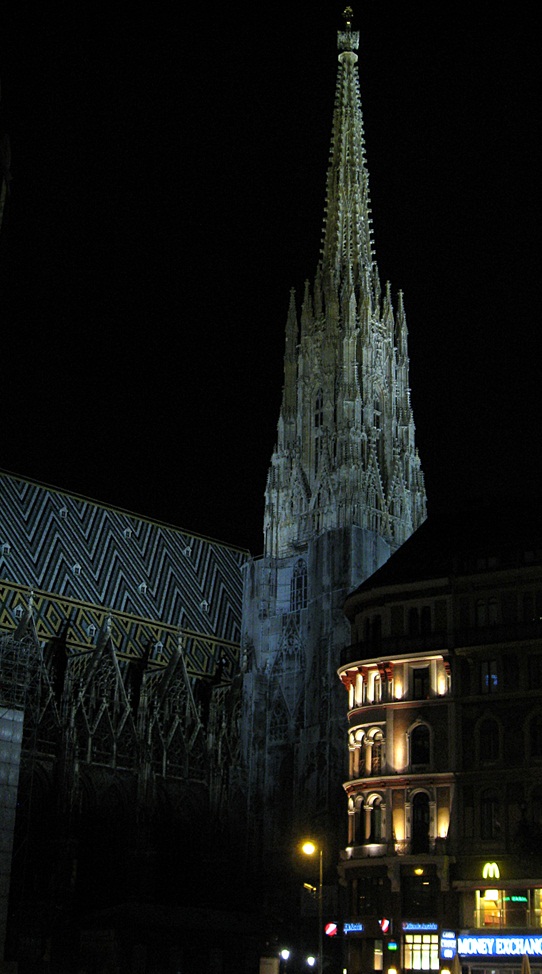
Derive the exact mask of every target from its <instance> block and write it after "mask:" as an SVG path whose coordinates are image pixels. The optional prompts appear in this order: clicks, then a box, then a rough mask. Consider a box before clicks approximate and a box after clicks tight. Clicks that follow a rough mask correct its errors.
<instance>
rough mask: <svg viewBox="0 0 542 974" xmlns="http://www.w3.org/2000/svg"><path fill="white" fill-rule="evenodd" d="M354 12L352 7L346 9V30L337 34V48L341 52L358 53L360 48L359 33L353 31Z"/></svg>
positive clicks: (344, 13) (344, 18) (344, 16)
mask: <svg viewBox="0 0 542 974" xmlns="http://www.w3.org/2000/svg"><path fill="white" fill-rule="evenodd" d="M353 18H354V11H353V10H352V7H345V8H344V10H343V20H344V26H345V30H340V31H338V33H337V46H338V48H339V51H357V49H358V47H359V31H357V30H352V20H353Z"/></svg>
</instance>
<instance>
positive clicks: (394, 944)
mask: <svg viewBox="0 0 542 974" xmlns="http://www.w3.org/2000/svg"><path fill="white" fill-rule="evenodd" d="M388 950H397V941H396V940H389V941H388Z"/></svg>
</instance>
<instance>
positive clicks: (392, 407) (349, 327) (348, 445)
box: [264, 7, 426, 557]
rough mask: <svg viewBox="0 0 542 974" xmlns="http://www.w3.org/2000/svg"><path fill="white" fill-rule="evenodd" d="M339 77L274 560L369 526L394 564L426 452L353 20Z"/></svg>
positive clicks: (284, 446) (287, 412)
mask: <svg viewBox="0 0 542 974" xmlns="http://www.w3.org/2000/svg"><path fill="white" fill-rule="evenodd" d="M344 17H345V29H344V30H340V31H339V32H338V37H337V40H338V49H339V56H338V61H339V64H338V72H337V85H336V94H335V107H334V112H333V122H332V132H331V149H330V155H329V166H328V172H327V186H326V204H325V218H324V229H323V239H322V250H321V255H320V260H319V262H318V266H317V270H316V275H315V279H314V284H313V287H312V289H311V287H310V285H309V283H308V282H307V283H306V284H305V291H304V297H303V303H302V308H301V334H300V339H299V344H297V341H298V339H297V334H298V326H297V315H296V308H295V301H294V297H293V296H292V295H291V297H290V307H289V312H288V321H287V325H286V352H285V359H284V388H283V401H282V407H281V413H280V419H279V423H278V438H277V446H276V449H275V451H274V453H273V456H272V460H271V466H270V470H269V476H268V481H267V489H266V507H265V523H264V536H265V553H266V554H267V555H271V556H273V557H283V556H287V555H288V554H292V553H293V552H294V551H295V550H297V547H298V546H299V544H302V543H306V542H307V541H308V540H309V538H311V537H313V536H315V535H318V534H321V533H322V532H323V531H330V530H336V529H340V528H344V527H351V526H354V525H357V526H359V527H361V528H364V529H367V530H370V531H373V532H376V533H377V534H378V535H379V536H380V537H381V538H382V539H384V540H385V543H386V544H387V545H388V546H389V549H390V552H391V551H393V550H394V549H395V548H396V547H397V546H398V545H399V544H401V543H402V542H403V541H405V540H406V538H407V537H408V536H409V535H410V534H411V533H412V531H413V530H414V529H415V528H416V527H417V526H418V525H419V524H420V523H421V521H422V520H423V519H424V518H425V513H426V498H425V488H424V481H423V475H422V471H421V466H420V460H419V456H418V453H417V451H416V447H415V443H414V420H413V416H412V409H411V406H410V389H409V384H408V382H409V362H408V350H407V329H406V318H405V311H404V303H403V296H402V293H400V295H399V299H398V309H397V315H396V314H395V312H394V307H393V296H392V292H391V287H390V285H389V283H388V284H387V285H386V288H385V290H384V292H382V289H381V286H380V280H379V274H378V269H377V265H376V260H375V254H374V246H373V238H372V218H371V208H370V199H369V173H368V170H367V165H366V159H365V138H364V130H363V116H362V110H361V98H360V90H359V77H358V55H357V54H356V51H357V49H358V47H359V34H358V33H357V32H356V31H353V30H352V10H351V8H350V7H347V8H346V10H345V13H344Z"/></svg>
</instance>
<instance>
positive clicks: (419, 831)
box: [411, 791, 429, 855]
mask: <svg viewBox="0 0 542 974" xmlns="http://www.w3.org/2000/svg"><path fill="white" fill-rule="evenodd" d="M411 851H412V854H413V855H417V854H418V853H421V852H429V795H427V793H426V792H425V791H418V792H417V793H416V794H415V795H414V799H413V802H412V840H411Z"/></svg>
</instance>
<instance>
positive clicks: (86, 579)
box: [0, 471, 249, 673]
mask: <svg viewBox="0 0 542 974" xmlns="http://www.w3.org/2000/svg"><path fill="white" fill-rule="evenodd" d="M248 558H249V553H248V552H247V551H244V550H242V549H239V548H235V547H233V546H230V545H227V544H223V543H220V542H218V541H213V540H211V539H208V538H205V537H202V536H200V535H196V534H193V533H190V532H187V531H183V530H181V529H180V528H176V527H172V526H170V525H166V524H162V523H159V522H155V521H151V520H149V519H146V518H143V517H140V516H138V515H135V514H133V513H130V512H128V511H124V510H120V509H115V508H111V507H107V506H105V505H103V504H100V503H99V502H96V501H92V500H89V499H87V498H84V497H80V496H77V495H75V494H72V493H69V492H65V491H61V490H58V489H57V488H54V487H49V486H46V485H43V484H39V483H36V482H34V481H31V480H27V479H23V478H21V477H19V476H17V475H14V474H10V473H6V472H1V471H0V629H12V628H14V627H15V626H16V625H17V624H18V621H19V620H20V616H21V611H22V609H21V607H22V606H23V605H24V603H25V601H26V602H28V596H29V593H30V592H32V593H33V605H34V613H35V615H37V629H38V633H39V635H40V637H43V638H47V637H49V638H52V637H53V636H58V632H59V630H60V628H61V626H62V624H63V623H65V622H67V621H68V620H69V624H70V630H71V632H70V639H69V642H70V645H71V646H72V647H73V646H75V647H76V648H78V649H86V650H88V649H91V648H92V641H93V640H92V637H93V635H94V634H95V633H96V632H97V631H99V630H100V629H101V628H102V627H103V624H104V620H105V618H106V616H109V617H112V618H113V620H114V625H113V638H114V641H115V643H116V648H117V650H118V651H119V652H120V653H121V654H123V655H126V656H138V655H140V654H141V652H142V650H143V647H144V646H145V645H146V644H148V642H149V641H151V642H152V643H153V644H156V645H159V646H160V647H161V648H163V646H164V644H165V643H166V642H167V640H168V639H169V638H173V637H175V638H177V636H178V634H179V633H180V634H181V636H182V639H183V644H184V646H185V649H187V648H188V646H190V652H191V654H192V655H193V662H194V668H195V671H196V672H203V673H208V672H209V667H210V665H211V662H210V654H211V655H213V656H214V655H215V654H214V651H212V652H211V650H212V648H213V647H214V648H216V646H217V645H218V644H221V645H222V644H223V650H224V652H225V654H226V657H228V656H231V654H232V653H233V654H234V655H236V651H237V650H238V645H239V640H240V628H241V602H242V573H241V569H242V566H243V565H244V563H245V562H246V561H247V559H248ZM89 633H90V634H91V636H90V637H89ZM115 636H116V638H115ZM159 656H160V652H159V651H158V655H155V657H154V659H155V662H159ZM166 657H167V653H166ZM165 661H166V659H164V662H165Z"/></svg>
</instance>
